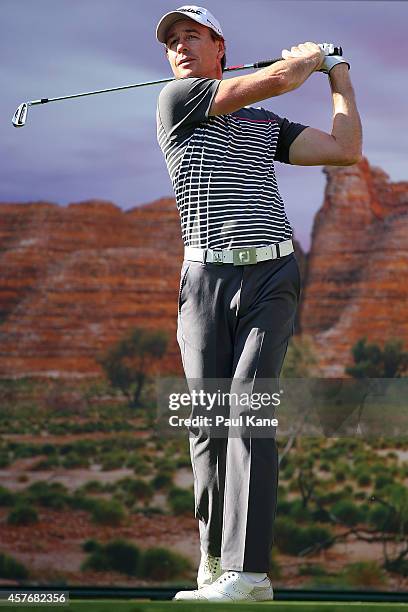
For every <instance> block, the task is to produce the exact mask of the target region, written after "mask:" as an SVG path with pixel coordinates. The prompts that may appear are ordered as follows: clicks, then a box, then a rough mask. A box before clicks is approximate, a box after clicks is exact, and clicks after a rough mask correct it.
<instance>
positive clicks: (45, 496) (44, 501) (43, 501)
mask: <svg viewBox="0 0 408 612" xmlns="http://www.w3.org/2000/svg"><path fill="white" fill-rule="evenodd" d="M24 497H25V498H27V499H28V500H30V501H32V502H33V503H37V504H39V505H40V506H44V507H45V508H54V509H55V510H61V509H62V508H64V507H65V506H66V505H67V489H66V487H64V485H62V484H61V483H59V482H51V483H49V482H46V481H44V480H39V481H37V482H33V484H31V485H30V486H29V487H28V488H27V489H26V490H25V491H24Z"/></svg>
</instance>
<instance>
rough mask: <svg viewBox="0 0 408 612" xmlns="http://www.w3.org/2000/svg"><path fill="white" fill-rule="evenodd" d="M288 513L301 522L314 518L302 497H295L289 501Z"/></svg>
mask: <svg viewBox="0 0 408 612" xmlns="http://www.w3.org/2000/svg"><path fill="white" fill-rule="evenodd" d="M288 513H289V516H290V517H292V518H293V519H295V520H296V521H300V522H305V521H310V520H311V518H312V514H311V512H310V510H309V509H308V508H307V507H306V508H305V507H304V506H303V502H302V500H301V499H295V500H293V501H291V502H289V509H288Z"/></svg>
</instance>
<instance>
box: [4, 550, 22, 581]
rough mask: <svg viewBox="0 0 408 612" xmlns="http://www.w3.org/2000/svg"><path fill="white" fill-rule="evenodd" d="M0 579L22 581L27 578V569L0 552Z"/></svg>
mask: <svg viewBox="0 0 408 612" xmlns="http://www.w3.org/2000/svg"><path fill="white" fill-rule="evenodd" d="M0 578H6V579H11V580H24V579H25V578H28V569H27V568H26V567H25V566H24V565H23V564H22V563H20V562H19V561H17V560H16V559H14V558H13V557H11V556H10V555H6V554H5V553H2V552H0Z"/></svg>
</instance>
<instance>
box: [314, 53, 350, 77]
mask: <svg viewBox="0 0 408 612" xmlns="http://www.w3.org/2000/svg"><path fill="white" fill-rule="evenodd" d="M337 64H347V66H348V67H349V70H350V64H349V63H348V62H346V60H345V59H343V58H342V57H341V55H326V57H325V58H324V62H323V64H322V65H321V66H320V68H319V70H317V72H324V73H325V74H329V73H330V70H331V69H332V68H334V66H337Z"/></svg>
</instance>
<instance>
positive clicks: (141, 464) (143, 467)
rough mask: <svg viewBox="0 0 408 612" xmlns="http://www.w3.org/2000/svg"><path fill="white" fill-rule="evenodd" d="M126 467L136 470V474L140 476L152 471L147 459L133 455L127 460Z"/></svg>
mask: <svg viewBox="0 0 408 612" xmlns="http://www.w3.org/2000/svg"><path fill="white" fill-rule="evenodd" d="M125 465H126V467H127V468H130V469H131V470H134V472H135V474H137V475H138V476H147V474H149V473H150V472H151V468H150V466H149V465H148V464H147V463H146V461H145V460H144V459H143V458H142V457H140V456H138V455H131V456H130V457H129V458H128V459H127V461H126V464H125Z"/></svg>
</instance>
